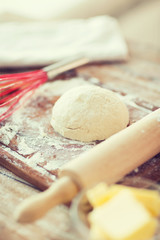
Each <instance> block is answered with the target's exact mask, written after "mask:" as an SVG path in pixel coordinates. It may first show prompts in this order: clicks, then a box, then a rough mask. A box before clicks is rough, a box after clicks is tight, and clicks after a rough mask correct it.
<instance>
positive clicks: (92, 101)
mask: <svg viewBox="0 0 160 240" xmlns="http://www.w3.org/2000/svg"><path fill="white" fill-rule="evenodd" d="M128 122H129V113H128V109H127V107H126V105H125V104H124V103H123V102H122V101H121V100H120V99H119V97H118V96H117V95H116V93H113V92H112V91H110V90H107V89H104V88H101V87H98V86H92V85H87V86H80V87H75V88H72V89H71V90H69V91H67V92H66V93H64V94H63V95H62V96H61V97H60V98H59V99H58V101H57V102H56V103H55V105H54V107H53V110H52V118H51V125H52V126H53V128H54V130H55V131H56V132H58V133H60V134H61V135H62V136H64V137H66V138H69V139H74V140H79V141H83V142H90V141H95V140H104V139H106V138H108V137H110V136H111V135H113V134H114V133H116V132H118V131H120V130H122V129H123V128H125V127H126V126H127V124H128Z"/></svg>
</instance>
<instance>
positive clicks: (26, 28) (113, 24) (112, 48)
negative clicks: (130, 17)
mask: <svg viewBox="0 0 160 240" xmlns="http://www.w3.org/2000/svg"><path fill="white" fill-rule="evenodd" d="M77 54H80V55H83V56H85V57H88V58H89V59H90V60H91V61H117V60H125V59H127V56H128V48H127V44H126V42H125V39H124V38H123V35H122V33H121V30H120V27H119V24H118V22H117V20H116V19H114V18H112V17H109V16H96V17H93V18H88V19H71V20H62V21H32V22H3V23H1V24H0V67H19V66H23V67H25V66H44V65H48V64H50V63H53V62H55V61H59V60H62V59H64V58H67V57H70V56H74V55H77Z"/></svg>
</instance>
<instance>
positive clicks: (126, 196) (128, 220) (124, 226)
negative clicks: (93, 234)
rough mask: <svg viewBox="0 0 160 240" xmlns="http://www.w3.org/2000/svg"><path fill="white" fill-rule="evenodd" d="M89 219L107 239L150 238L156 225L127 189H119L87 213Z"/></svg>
mask: <svg viewBox="0 0 160 240" xmlns="http://www.w3.org/2000/svg"><path fill="white" fill-rule="evenodd" d="M89 221H90V223H91V226H92V225H93V226H97V227H96V229H98V231H99V232H100V235H101V236H105V237H106V239H109V240H146V239H150V238H151V237H152V236H153V235H154V232H155V229H156V227H157V221H156V220H155V219H154V218H153V217H152V216H151V215H150V214H149V212H148V211H147V210H146V208H145V207H144V206H143V204H141V203H140V202H139V201H138V200H137V199H136V198H135V197H134V195H133V193H132V191H130V190H129V189H123V190H121V191H120V192H119V193H117V194H116V195H115V196H113V197H112V198H111V199H110V200H108V201H107V202H106V203H104V204H103V205H101V206H99V207H97V208H95V209H94V210H93V211H92V212H91V213H90V214H89ZM98 231H97V232H98ZM100 239H101V238H100Z"/></svg>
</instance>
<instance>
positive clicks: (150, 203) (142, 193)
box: [87, 182, 160, 216]
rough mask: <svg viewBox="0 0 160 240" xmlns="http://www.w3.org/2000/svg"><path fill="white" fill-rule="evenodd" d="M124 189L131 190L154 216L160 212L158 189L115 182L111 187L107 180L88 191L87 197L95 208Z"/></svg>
mask: <svg viewBox="0 0 160 240" xmlns="http://www.w3.org/2000/svg"><path fill="white" fill-rule="evenodd" d="M122 189H129V190H131V191H132V193H133V194H134V196H135V198H136V199H137V200H139V201H140V202H141V203H143V205H144V206H145V207H146V208H147V209H148V211H150V213H151V214H152V215H153V216H158V215H159V214H160V195H159V192H158V191H156V190H149V189H142V188H135V187H127V186H124V185H119V184H114V185H112V186H110V187H109V186H107V184H106V183H105V182H101V183H99V184H97V185H96V186H95V187H93V188H92V189H90V190H88V191H87V198H88V200H89V202H90V203H91V205H92V206H93V207H94V208H95V207H98V206H100V205H102V204H103V203H105V202H106V201H108V200H109V199H111V198H112V197H113V196H115V195H116V194H117V193H118V192H120V191H121V190H122Z"/></svg>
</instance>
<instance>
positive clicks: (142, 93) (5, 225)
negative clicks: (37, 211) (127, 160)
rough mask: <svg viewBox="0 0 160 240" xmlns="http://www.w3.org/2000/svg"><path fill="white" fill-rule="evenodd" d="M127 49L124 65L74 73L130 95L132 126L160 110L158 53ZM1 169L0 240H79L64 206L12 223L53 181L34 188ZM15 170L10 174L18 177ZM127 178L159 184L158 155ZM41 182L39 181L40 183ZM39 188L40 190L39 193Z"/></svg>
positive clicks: (133, 46) (94, 66) (1, 155)
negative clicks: (29, 221)
mask: <svg viewBox="0 0 160 240" xmlns="http://www.w3.org/2000/svg"><path fill="white" fill-rule="evenodd" d="M129 49H130V57H129V60H128V62H127V63H114V64H107V63H105V64H104V63H103V64H90V65H88V66H85V67H81V68H79V69H77V70H76V75H77V76H78V77H84V78H85V79H90V78H95V79H99V80H100V83H101V85H102V86H103V84H105V87H107V88H108V89H111V90H113V91H115V92H117V93H119V94H120V95H121V96H123V97H124V99H125V96H126V95H127V94H130V96H131V97H130V100H132V103H133V102H134V104H135V105H134V106H133V104H132V107H131V105H128V107H129V111H130V114H131V117H130V119H131V124H132V123H133V122H134V121H138V119H140V118H142V117H143V116H145V115H146V114H147V113H149V112H151V111H154V110H155V109H157V108H159V107H160V51H158V50H157V49H153V48H149V47H148V46H141V45H139V44H137V43H132V44H129ZM127 101H128V100H127ZM135 109H136V110H135ZM3 126H4V125H2V127H3ZM0 141H1V148H0V158H1V164H2V165H3V166H5V167H7V168H8V169H9V170H12V166H11V165H5V162H4V159H6V158H5V156H4V152H3V147H4V145H5V144H4V142H3V137H2V135H1V139H0ZM13 146H15V142H14V145H13V141H12V144H10V145H8V147H11V148H12V147H13ZM5 147H6V146H5ZM5 151H6V150H5ZM12 151H17V149H16V148H15V149H12ZM77 154H79V152H78V153H77ZM44 165H45V164H44ZM3 166H2V167H0V199H1V204H0V240H3V239H4V240H12V239H13V240H14V239H15V240H19V239H24V240H30V239H39V240H41V239H42V240H58V239H61V240H67V239H68V240H72V239H76V240H78V235H77V233H76V232H75V231H74V229H73V224H72V221H71V218H70V216H69V208H68V207H67V206H64V205H61V206H57V207H55V208H54V209H52V210H51V211H50V212H49V213H48V214H47V215H46V216H45V217H44V218H43V219H41V220H39V221H37V222H35V223H32V224H25V225H23V224H18V223H16V222H15V220H14V219H13V212H14V210H15V207H16V206H17V205H18V204H19V203H20V202H22V200H23V199H25V198H27V197H29V196H30V195H33V194H36V193H37V192H39V189H44V188H46V187H48V186H49V185H50V184H51V183H52V178H51V177H50V176H48V175H45V176H47V179H51V181H50V182H47V184H48V185H47V184H44V185H43V184H42V185H43V186H42V185H39V184H38V185H37V186H36V184H35V186H33V185H32V184H31V183H35V182H34V181H28V182H26V181H25V180H24V179H25V177H24V178H23V176H22V174H21V173H22V172H21V173H20V174H19V175H20V176H21V178H19V177H17V176H16V175H14V174H13V173H11V172H10V171H9V170H7V169H5V168H3ZM14 170H15V169H13V172H15V173H18V172H16V171H14ZM55 173H56V171H53V172H51V173H50V174H52V175H54V174H55ZM40 174H41V173H40ZM130 175H138V176H143V177H146V178H149V179H151V180H154V181H155V182H157V183H159V182H160V154H158V155H157V156H155V157H154V158H153V159H150V160H149V161H148V162H147V163H145V164H143V166H141V167H140V168H138V169H135V170H134V171H133V172H132V173H130ZM45 179H46V178H45ZM29 180H31V179H29ZM41 181H42V179H41V180H40V181H39V183H41ZM29 182H30V183H29ZM38 186H40V187H39V189H38Z"/></svg>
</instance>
